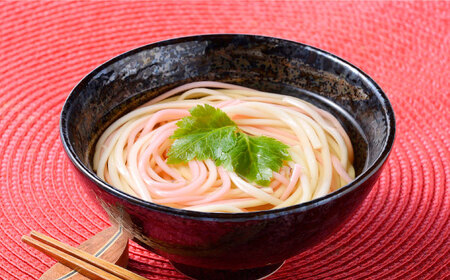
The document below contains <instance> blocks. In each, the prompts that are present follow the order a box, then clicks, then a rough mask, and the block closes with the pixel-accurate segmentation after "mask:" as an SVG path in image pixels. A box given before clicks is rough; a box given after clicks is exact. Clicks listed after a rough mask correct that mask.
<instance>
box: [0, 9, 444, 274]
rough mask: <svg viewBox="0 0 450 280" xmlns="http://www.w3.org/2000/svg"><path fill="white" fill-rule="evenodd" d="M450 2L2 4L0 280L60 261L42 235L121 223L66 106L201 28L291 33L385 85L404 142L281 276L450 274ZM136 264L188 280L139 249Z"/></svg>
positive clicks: (66, 237) (70, 236) (73, 237)
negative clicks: (166, 42)
mask: <svg viewBox="0 0 450 280" xmlns="http://www.w3.org/2000/svg"><path fill="white" fill-rule="evenodd" d="M449 30H450V2H414V3H412V2H394V3H392V2H385V1H383V2H272V1H270V2H269V1H268V2H231V1H230V2H227V1H221V2H219V1H216V2H203V1H181V2H180V1H161V2H129V1H125V2H113V3H107V2H66V1H61V2H0V151H1V153H0V278H1V279H37V278H39V276H40V275H41V274H42V273H43V272H44V271H45V270H46V269H48V268H49V267H50V266H51V265H52V264H54V261H52V260H51V259H49V258H48V257H46V256H44V255H43V254H41V253H39V252H37V251H36V250H34V249H31V248H29V247H27V246H26V245H24V244H22V243H21V242H20V237H21V236H22V235H23V234H26V233H28V232H30V230H32V229H35V230H39V231H42V232H44V233H46V234H49V235H52V236H55V237H56V238H58V239H60V240H62V241H64V242H68V243H70V244H72V245H76V244H79V243H81V242H82V241H84V240H85V239H87V238H88V237H90V236H92V235H94V234H95V233H96V232H98V231H100V230H101V229H103V228H105V227H106V226H107V225H108V221H107V218H106V216H105V214H104V213H103V212H102V211H101V209H100V208H99V206H98V205H97V203H96V202H95V201H91V200H89V199H88V197H87V196H86V193H85V192H84V191H83V188H82V186H80V184H81V183H80V182H78V181H77V180H76V179H75V177H74V174H72V171H71V170H70V169H69V164H70V163H69V161H68V159H67V158H66V156H65V154H64V151H63V148H62V146H61V143H60V140H59V131H58V122H59V113H60V110H61V107H62V104H63V102H64V99H65V98H66V97H67V95H68V94H69V92H70V90H71V89H72V88H73V87H74V86H75V84H76V83H77V82H78V81H79V80H80V79H81V78H82V77H83V76H84V75H85V74H87V73H88V72H89V71H90V70H92V69H93V68H94V67H96V66H97V65H99V64H101V63H102V62H104V61H106V60H107V59H109V58H111V57H113V56H115V55H117V54H119V53H122V52H124V51H127V50H129V49H132V48H135V47H137V46H140V45H143V44H147V43H151V42H155V41H158V40H162V39H167V38H171V37H177V36H184V35H191V34H202V33H252V34H262V35H269V36H276V37H282V38H286V39H291V40H295V41H299V42H303V43H307V44H311V45H313V46H317V47H319V48H322V49H325V50H327V51H330V52H332V53H335V54H337V55H339V56H341V57H343V58H344V59H347V60H348V61H350V62H351V63H353V64H355V65H357V66H358V67H360V68H361V69H363V70H364V71H366V72H367V73H368V74H369V75H370V76H372V77H373V78H374V79H375V81H376V82H378V83H379V85H380V86H381V87H382V88H383V89H384V90H385V91H386V93H387V95H388V96H389V98H390V99H391V101H392V104H393V106H394V110H395V113H396V118H397V137H396V142H395V146H394V149H393V151H392V154H391V156H390V158H389V160H388V162H387V165H386V168H385V169H384V172H383V173H382V175H381V177H380V179H379V181H378V183H377V184H376V185H375V187H374V189H373V191H372V192H371V193H370V195H369V197H368V198H367V199H366V200H365V202H364V204H363V206H362V207H361V208H360V209H359V210H358V211H357V212H356V213H355V215H354V216H353V218H352V219H351V220H350V221H349V222H348V223H347V224H346V226H345V227H344V228H343V229H342V230H340V231H339V232H337V233H336V234H335V235H334V236H331V237H330V238H329V239H327V240H326V241H325V242H323V243H321V244H319V245H317V246H316V247H314V248H312V249H310V250H308V251H306V252H304V253H302V254H300V255H298V256H296V257H294V258H292V259H290V260H288V261H287V262H286V264H285V265H284V266H283V267H282V269H281V270H279V271H278V272H277V273H276V274H274V275H273V276H272V277H271V279H449V277H450V272H449V247H450V244H449V221H448V219H449V212H450V205H449V204H450V201H449V198H450V194H449V192H450V155H449V148H450V140H449V138H450V129H449V120H450V114H449V108H450V97H449V96H450V92H449V90H450V87H449V80H450V79H449V77H450V71H449V66H448V65H449V63H450V61H449V53H450V49H449V45H450V33H449ZM130 250H131V262H130V267H131V269H132V270H133V271H136V272H137V273H140V274H142V275H144V276H146V277H148V278H149V279H175V278H177V279H178V278H183V276H182V275H180V274H179V273H177V272H175V271H174V270H173V269H172V267H171V266H170V265H169V263H168V262H167V260H165V259H163V258H161V257H159V256H157V255H154V254H152V253H150V252H147V251H145V250H143V249H142V248H141V247H139V246H138V245H136V244H132V245H131V249H130Z"/></svg>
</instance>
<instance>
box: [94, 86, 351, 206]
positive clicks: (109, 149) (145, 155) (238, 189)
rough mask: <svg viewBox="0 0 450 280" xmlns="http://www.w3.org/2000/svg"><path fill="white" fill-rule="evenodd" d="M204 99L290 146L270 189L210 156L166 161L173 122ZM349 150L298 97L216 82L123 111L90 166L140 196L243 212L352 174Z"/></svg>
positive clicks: (319, 192) (341, 135) (305, 197)
mask: <svg viewBox="0 0 450 280" xmlns="http://www.w3.org/2000/svg"><path fill="white" fill-rule="evenodd" d="M201 104H209V105H211V106H214V107H216V108H220V109H221V110H222V111H224V112H225V113H226V114H227V115H228V116H229V117H230V118H231V119H232V120H233V121H234V122H235V123H236V124H237V125H238V127H239V129H240V130H241V131H243V132H245V133H247V134H250V135H255V136H260V135H264V136H268V137H272V138H275V139H277V140H279V141H281V142H282V143H284V144H286V145H288V146H289V154H290V157H291V159H292V160H290V161H288V162H285V163H284V165H283V167H282V168H281V169H280V170H279V171H278V172H274V173H273V177H272V179H271V181H270V184H269V185H268V186H258V185H256V184H254V183H249V182H247V181H246V180H245V179H243V178H241V177H240V176H238V175H237V174H235V173H234V172H230V171H229V170H226V169H225V168H223V167H221V166H216V165H215V163H214V162H213V161H212V160H210V159H208V160H203V161H199V160H192V161H190V162H188V163H181V164H168V163H167V151H168V150H169V148H170V146H171V144H172V143H173V139H170V138H169V137H170V136H171V135H172V134H173V132H174V131H175V130H176V129H177V126H176V122H177V121H178V120H180V119H182V118H183V117H186V116H188V115H189V109H190V108H192V107H194V106H196V105H201ZM352 162H353V148H352V144H351V142H350V138H349V137H348V135H347V133H346V132H345V130H344V129H343V127H342V126H341V124H340V123H339V121H338V120H337V119H336V118H335V117H334V116H333V115H331V114H330V113H328V112H327V111H324V110H322V109H320V108H318V107H316V106H314V105H312V104H310V103H308V102H305V101H303V100H301V99H298V98H294V97H290V96H285V95H279V94H273V93H266V92H261V91H257V90H253V89H249V88H245V87H241V86H236V85H231V84H225V83H219V82H209V81H206V82H194V83H190V84H185V85H183V86H180V87H177V88H175V89H173V90H170V91H168V92H166V93H164V94H162V95H160V96H158V97H156V98H154V99H153V100H151V101H150V102H148V103H146V104H144V105H142V106H141V107H139V108H137V109H135V110H133V111H131V112H130V113H128V114H126V115H124V116H123V117H121V118H120V119H118V120H117V121H115V122H114V123H113V124H112V125H110V126H109V127H108V128H107V129H106V131H105V132H104V133H103V134H102V136H101V137H100V139H99V140H98V142H97V145H96V150H95V154H94V160H93V164H94V170H95V171H96V172H97V175H98V176H99V177H100V178H101V179H103V180H104V181H106V182H108V183H109V184H111V185H112V186H114V187H116V188H118V189H120V190H122V191H124V192H126V193H128V194H130V195H133V196H136V197H139V198H141V199H143V200H147V201H150V202H154V203H157V204H162V205H166V206H169V207H175V208H182V209H189V210H194V211H205V212H233V213H234V212H247V211H258V210H268V209H277V208H282V207H287V206H291V205H295V204H299V203H303V202H306V201H309V200H312V199H315V198H318V197H321V196H324V195H326V194H328V193H330V192H333V191H335V190H337V189H339V188H341V187H342V186H344V185H346V184H347V183H349V182H350V181H351V180H353V179H354V177H355V170H354V168H353V166H352Z"/></svg>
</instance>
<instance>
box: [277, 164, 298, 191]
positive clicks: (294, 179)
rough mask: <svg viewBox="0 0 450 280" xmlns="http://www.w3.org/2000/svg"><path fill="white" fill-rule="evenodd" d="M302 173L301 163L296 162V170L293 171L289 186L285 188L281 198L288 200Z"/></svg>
mask: <svg viewBox="0 0 450 280" xmlns="http://www.w3.org/2000/svg"><path fill="white" fill-rule="evenodd" d="M300 174H301V166H300V164H294V171H292V176H291V180H290V182H289V185H288V186H287V188H286V189H285V190H284V193H283V195H282V196H281V198H280V199H281V200H286V199H287V198H288V197H289V195H290V194H291V193H292V191H293V190H294V187H295V184H296V183H297V181H298V178H300Z"/></svg>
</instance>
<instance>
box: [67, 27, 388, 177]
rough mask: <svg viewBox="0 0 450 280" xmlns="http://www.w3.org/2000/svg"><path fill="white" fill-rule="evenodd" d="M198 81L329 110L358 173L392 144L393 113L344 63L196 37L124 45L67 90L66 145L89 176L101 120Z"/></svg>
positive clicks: (279, 43) (270, 43)
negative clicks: (347, 142)
mask: <svg viewBox="0 0 450 280" xmlns="http://www.w3.org/2000/svg"><path fill="white" fill-rule="evenodd" d="M203 80H213V81H221V82H228V83H233V84H237V85H242V86H247V87H250V88H254V89H258V90H262V91H268V92H274V93H279V94H284V95H292V96H296V97H299V98H302V99H304V100H307V101H310V102H312V103H314V104H316V105H317V106H319V107H321V108H323V109H325V110H327V111H329V112H331V113H332V114H334V115H335V116H336V117H337V118H338V119H339V120H340V121H341V123H342V124H343V126H344V128H345V129H346V130H347V132H348V133H349V135H350V137H351V139H352V143H353V147H354V150H355V168H356V172H357V174H360V175H361V174H362V175H364V174H363V173H364V172H365V171H366V170H367V169H369V168H371V166H373V165H374V164H375V162H376V161H377V160H379V158H380V157H382V156H383V154H384V153H386V155H387V153H388V152H389V148H390V147H388V146H390V145H392V139H393V123H394V120H393V118H394V115H393V112H392V108H391V107H390V104H389V101H388V100H387V98H386V96H385V95H384V93H383V92H382V91H381V89H380V88H379V87H378V86H377V85H376V84H375V83H374V82H373V81H372V80H371V79H370V78H369V77H368V76H367V75H365V74H364V73H363V72H361V71H360V70H359V69H357V68H355V67H354V66H352V65H350V64H349V63H347V62H345V61H343V60H341V59H339V58H337V57H335V56H334V55H331V54H329V53H326V52H324V51H321V50H318V49H316V48H313V47H310V46H307V45H303V44H300V43H296V42H291V41H286V40H281V39H276V38H269V37H262V36H251V35H203V36H194V37H186V38H178V39H172V40H168V41H163V42H159V43H155V44H151V45H147V46H144V47H141V48H138V49H135V50H132V51H129V52H127V53H124V54H122V55H120V56H118V57H116V58H113V59H112V60H110V61H108V62H106V63H105V64H103V65H101V66H100V67H98V68H97V69H95V70H94V71H93V72H91V73H90V74H89V75H87V76H86V77H85V78H84V79H83V80H82V81H81V82H80V83H79V84H78V85H77V86H76V87H75V88H74V90H73V91H72V93H71V94H70V96H69V98H68V99H67V101H66V104H65V105H64V108H63V112H62V115H61V135H62V140H63V143H64V145H65V148H66V150H67V151H68V153H69V155H70V156H72V157H73V160H75V161H78V162H80V163H81V164H82V165H84V166H85V167H86V168H87V172H88V173H89V174H88V175H89V176H94V177H95V176H96V175H95V173H94V172H93V171H92V167H91V162H92V160H91V159H92V155H93V152H94V148H95V143H96V141H97V139H98V137H100V135H101V133H102V132H103V131H104V130H105V129H106V128H107V126H108V125H110V124H111V123H112V122H113V121H114V120H116V119H117V118H118V117H120V116H121V115H123V114H124V113H126V112H128V111H130V110H132V109H134V108H136V107H137V106H139V105H140V104H142V103H144V102H145V101H148V100H150V99H152V98H154V97H155V96H157V95H159V94H161V93H163V92H165V91H167V90H170V89H172V88H174V87H176V86H180V85H182V84H185V83H189V82H193V81H203ZM389 141H391V143H389Z"/></svg>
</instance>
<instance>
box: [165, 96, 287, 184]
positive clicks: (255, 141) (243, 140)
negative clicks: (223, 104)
mask: <svg viewBox="0 0 450 280" xmlns="http://www.w3.org/2000/svg"><path fill="white" fill-rule="evenodd" d="M190 112H191V116H188V117H184V118H183V119H181V120H180V121H179V122H177V126H178V129H177V130H175V132H174V134H173V135H172V136H171V138H172V139H175V141H174V143H173V144H172V146H171V147H170V150H169V152H168V161H167V162H168V163H181V162H188V161H190V160H193V159H198V160H205V159H208V158H209V159H212V160H213V161H214V162H215V164H216V165H218V166H219V165H222V166H224V167H225V168H226V169H227V170H229V171H233V172H235V173H236V174H238V175H239V176H241V177H243V178H245V179H246V180H247V181H249V182H255V183H256V184H258V185H268V184H269V182H270V179H271V178H272V174H273V171H279V170H280V168H281V166H282V165H283V161H285V160H290V156H289V153H288V148H289V147H288V146H287V145H285V144H283V143H281V142H280V141H278V140H275V139H273V138H270V137H266V136H251V135H248V134H246V133H244V132H242V131H240V130H239V129H238V126H237V125H236V123H234V122H233V121H232V120H231V119H230V118H229V117H228V116H227V114H225V112H223V111H222V110H220V109H217V108H214V107H212V106H210V105H208V104H205V105H204V106H202V105H197V106H195V107H193V108H192V109H191V110H190Z"/></svg>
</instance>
